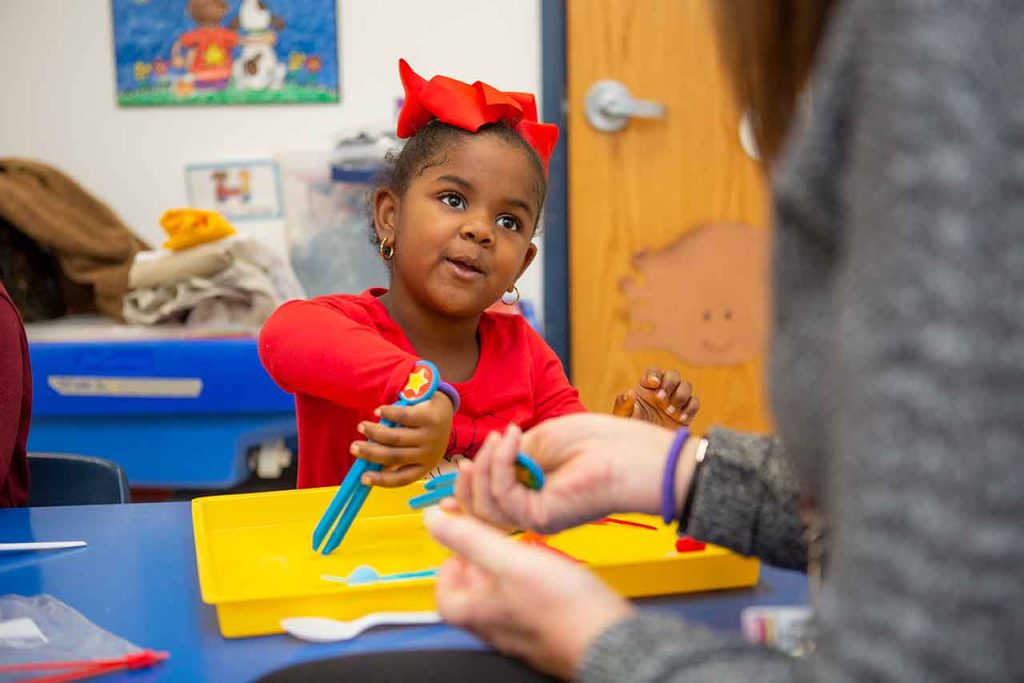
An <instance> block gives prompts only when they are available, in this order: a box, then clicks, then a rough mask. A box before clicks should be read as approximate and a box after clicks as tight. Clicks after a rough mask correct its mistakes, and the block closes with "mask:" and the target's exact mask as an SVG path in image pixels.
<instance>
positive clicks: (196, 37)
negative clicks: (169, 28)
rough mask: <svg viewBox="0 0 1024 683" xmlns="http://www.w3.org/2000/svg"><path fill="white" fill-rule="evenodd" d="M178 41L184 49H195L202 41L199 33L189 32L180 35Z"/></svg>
mask: <svg viewBox="0 0 1024 683" xmlns="http://www.w3.org/2000/svg"><path fill="white" fill-rule="evenodd" d="M178 40H179V41H180V42H181V44H182V45H184V46H185V47H196V46H197V45H199V43H200V42H201V41H202V38H201V34H200V33H199V31H189V32H187V33H182V34H181V37H180V38H179V39H178Z"/></svg>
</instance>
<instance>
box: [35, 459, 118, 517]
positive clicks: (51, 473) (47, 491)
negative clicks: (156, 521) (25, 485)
mask: <svg viewBox="0 0 1024 683" xmlns="http://www.w3.org/2000/svg"><path fill="white" fill-rule="evenodd" d="M28 470H29V480H30V481H29V491H28V504H29V505H30V506H32V507H46V506H51V505H102V504H106V503H130V502H132V496H131V492H130V491H129V490H128V478H127V477H125V476H124V470H123V469H121V466H120V465H118V464H117V463H116V462H112V461H110V460H105V459H103V458H93V457H90V456H86V455H66V454H64V453H29V455H28Z"/></svg>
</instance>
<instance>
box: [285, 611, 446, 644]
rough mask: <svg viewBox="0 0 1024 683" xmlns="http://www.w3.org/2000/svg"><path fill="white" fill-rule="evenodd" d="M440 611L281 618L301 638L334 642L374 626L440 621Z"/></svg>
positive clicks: (291, 632) (288, 629) (317, 641)
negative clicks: (349, 618)
mask: <svg viewBox="0 0 1024 683" xmlns="http://www.w3.org/2000/svg"><path fill="white" fill-rule="evenodd" d="M440 622H441V615H439V614H438V613H437V612H373V613H372V614H367V615H366V616H363V617H359V618H358V619H353V620H352V621H341V620H340V619H331V618H329V617H288V618H286V619H282V620H281V628H283V629H284V630H285V631H287V632H288V633H290V634H291V635H293V636H295V637H296V638H299V639H300V640H308V641H310V642H313V643H333V642H336V641H339V640H349V639H351V638H355V637H356V636H358V635H359V634H360V633H362V632H363V631H365V630H366V629H368V628H373V627H374V626H385V625H387V626H390V625H396V626H398V625H409V624H437V623H440Z"/></svg>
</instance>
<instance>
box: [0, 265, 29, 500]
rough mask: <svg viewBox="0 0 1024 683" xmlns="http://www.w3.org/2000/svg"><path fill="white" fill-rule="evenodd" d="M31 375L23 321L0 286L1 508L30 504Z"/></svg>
mask: <svg viewBox="0 0 1024 683" xmlns="http://www.w3.org/2000/svg"><path fill="white" fill-rule="evenodd" d="M31 415H32V375H31V371H30V369H29V360H28V342H27V341H26V340H25V328H24V326H23V325H22V324H21V318H20V317H19V316H18V313H17V311H16V310H15V309H14V304H12V303H11V302H10V301H9V300H8V299H7V297H6V292H5V291H3V286H2V285H0V507H9V506H17V505H25V503H27V502H28V484H29V471H28V454H27V450H26V442H27V441H28V428H29V420H30V419H31Z"/></svg>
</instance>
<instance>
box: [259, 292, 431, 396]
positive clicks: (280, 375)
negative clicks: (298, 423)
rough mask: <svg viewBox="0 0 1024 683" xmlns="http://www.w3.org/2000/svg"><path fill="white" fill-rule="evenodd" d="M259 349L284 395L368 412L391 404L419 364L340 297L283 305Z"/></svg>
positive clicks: (263, 333)
mask: <svg viewBox="0 0 1024 683" xmlns="http://www.w3.org/2000/svg"><path fill="white" fill-rule="evenodd" d="M259 349H260V360H261V361H262V362H263V367H265V368H266V369H267V372H268V373H270V376H271V377H272V378H273V379H274V381H275V382H277V384H278V385H279V386H280V387H281V388H282V389H284V390H285V391H288V392H290V393H293V394H294V393H303V394H308V395H310V396H316V397H318V398H322V399H326V400H328V401H331V402H332V403H336V404H338V405H342V406H346V407H349V408H356V409H359V410H362V411H367V412H369V411H372V410H373V409H374V408H376V407H377V406H380V405H385V404H390V403H393V402H394V401H395V397H396V396H397V395H398V392H399V391H401V389H402V388H403V387H404V386H405V383H406V380H407V379H408V377H409V373H410V372H412V370H413V366H414V365H415V364H416V361H417V360H419V359H418V358H417V357H416V356H415V355H414V354H412V353H409V352H408V351H405V350H403V349H401V348H400V347H398V346H396V345H395V344H393V343H392V342H390V341H388V340H387V339H385V338H384V337H383V336H382V335H381V332H380V330H379V329H378V328H377V327H376V326H375V325H374V324H373V319H372V317H371V316H370V315H369V313H367V311H366V310H365V309H364V308H362V307H361V306H359V305H358V304H356V303H354V302H351V301H346V300H345V299H343V298H341V297H321V298H319V299H315V300H313V301H289V302H288V303H286V304H284V305H283V306H281V307H280V308H278V309H277V310H276V311H275V312H274V314H273V315H271V316H270V319H269V320H267V322H266V324H265V325H264V326H263V329H262V330H261V332H260V340H259Z"/></svg>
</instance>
